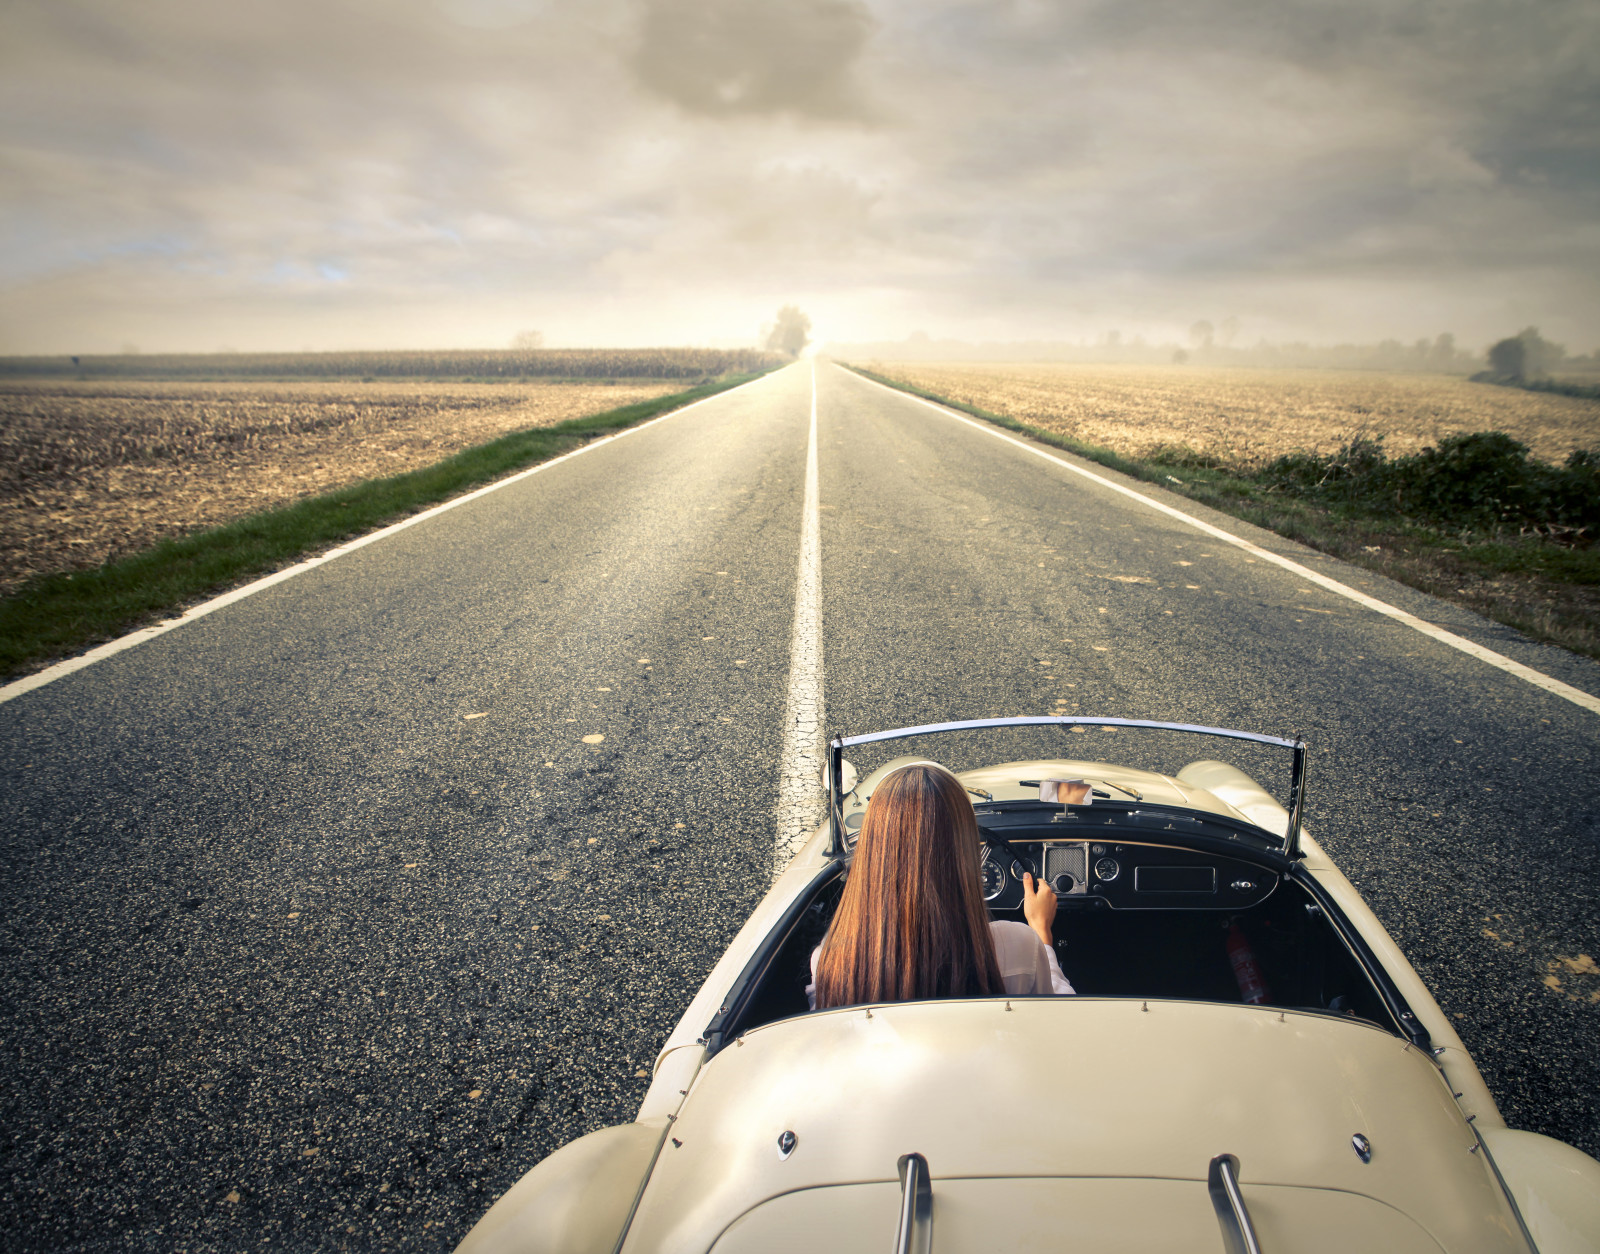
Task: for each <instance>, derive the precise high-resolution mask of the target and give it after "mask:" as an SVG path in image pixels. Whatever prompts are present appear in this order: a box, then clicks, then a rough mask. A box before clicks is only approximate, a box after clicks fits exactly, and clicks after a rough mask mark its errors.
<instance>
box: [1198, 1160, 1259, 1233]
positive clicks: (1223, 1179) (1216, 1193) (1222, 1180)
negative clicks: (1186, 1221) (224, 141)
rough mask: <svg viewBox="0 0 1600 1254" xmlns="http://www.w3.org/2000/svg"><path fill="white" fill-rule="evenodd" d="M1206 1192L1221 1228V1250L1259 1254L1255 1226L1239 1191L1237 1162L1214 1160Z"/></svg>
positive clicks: (1208, 1176) (1207, 1178) (1207, 1180)
mask: <svg viewBox="0 0 1600 1254" xmlns="http://www.w3.org/2000/svg"><path fill="white" fill-rule="evenodd" d="M1206 1188H1207V1189H1208V1190H1209V1191H1210V1193H1211V1205H1212V1206H1213V1207H1214V1208H1215V1209H1216V1212H1217V1222H1218V1223H1219V1224H1221V1225H1222V1248H1223V1249H1224V1250H1226V1251H1227V1254H1261V1246H1260V1244H1259V1243H1258V1242H1257V1241H1256V1230H1255V1225H1254V1224H1252V1223H1251V1222H1250V1212H1249V1211H1247V1210H1246V1209H1245V1206H1244V1194H1243V1193H1241V1192H1240V1191H1239V1160H1238V1159H1237V1158H1235V1157H1234V1156H1233V1155H1232V1154H1218V1155H1217V1156H1216V1157H1215V1158H1213V1159H1212V1160H1211V1171H1210V1173H1209V1174H1208V1175H1207V1177H1206Z"/></svg>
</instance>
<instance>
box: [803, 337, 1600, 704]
mask: <svg viewBox="0 0 1600 1254" xmlns="http://www.w3.org/2000/svg"><path fill="white" fill-rule="evenodd" d="M813 369H814V367H813ZM856 377H857V378H865V376H863V375H857V376H856ZM865 381H866V382H868V383H871V384H873V385H874V386H876V387H880V388H883V390H884V391H885V392H892V393H894V395H896V396H900V397H904V398H905V399H906V400H909V401H916V402H917V403H918V404H919V405H926V406H927V407H928V408H929V409H931V410H934V411H935V412H937V413H941V414H944V415H945V416H946V417H947V418H954V419H955V420H956V421H957V422H964V423H966V424H967V426H969V427H972V428H975V429H976V430H978V431H982V432H983V433H984V434H985V435H992V436H994V437H995V439H997V440H1004V441H1005V442H1006V443H1007V444H1014V445H1016V446H1017V447H1018V448H1020V449H1022V450H1023V451H1024V452H1026V453H1032V454H1033V455H1034V456H1035V457H1042V458H1044V460H1045V461H1047V462H1054V463H1055V464H1056V465H1057V466H1060V467H1062V468H1064V469H1066V470H1070V471H1071V472H1072V473H1073V474H1075V475H1082V476H1083V477H1084V478H1085V479H1093V480H1094V481H1095V482H1096V483H1098V484H1101V485H1102V486H1104V487H1107V488H1110V489H1111V490H1112V491H1113V492H1120V493H1121V494H1122V495H1123V496H1126V497H1131V498H1132V499H1133V500H1135V501H1138V502H1140V503H1141V504H1144V505H1148V506H1149V507H1150V508H1151V509H1154V510H1160V511H1161V513H1163V514H1166V515H1167V516H1168V517H1169V518H1176V519H1177V520H1178V521H1180V522H1183V523H1187V524H1188V525H1189V526H1191V527H1193V528H1195V529H1196V530H1197V531H1203V532H1205V533H1206V534H1207V535H1208V536H1215V537H1216V538H1217V539H1218V540H1222V541H1225V542H1226V543H1228V544H1231V545H1233V546H1234V547H1235V548H1239V549H1243V550H1244V551H1245V552H1246V553H1249V554H1251V555H1253V556H1255V557H1257V558H1260V559H1261V560H1262V561H1264V562H1271V563H1272V564H1273V565H1274V566H1281V567H1283V569H1284V570H1289V571H1293V572H1294V573H1295V574H1297V575H1299V576H1300V577H1301V578H1303V579H1309V580H1310V581H1311V582H1312V583H1314V584H1316V585H1317V586H1318V587H1319V588H1326V589H1327V590H1328V591H1329V592H1332V593H1335V594H1337V595H1338V596H1342V597H1347V598H1349V599H1350V600H1352V601H1354V602H1355V603H1356V604H1357V605H1363V606H1365V607H1366V608H1367V609H1369V610H1372V611H1373V612H1375V613H1378V614H1382V615H1384V616H1385V617H1386V618H1392V619H1393V620H1394V621H1395V622H1397V623H1401V624H1403V625H1404V626H1406V627H1410V628H1411V629H1412V630H1413V631H1419V632H1421V633H1422V634H1423V635H1424V636H1429V637H1431V638H1432V639H1434V640H1437V641H1438V642H1439V643H1440V644H1446V645H1449V646H1450V647H1451V648H1452V649H1459V650H1460V651H1461V652H1462V653H1465V654H1467V655H1468V656H1469V657H1475V658H1477V659H1478V660H1479V661H1480V662H1487V663H1488V664H1489V665H1490V666H1494V667H1498V668H1499V669H1500V670H1503V671H1505V672H1506V674H1508V675H1515V676H1516V677H1517V678H1518V679H1521V680H1525V681H1526V682H1528V683H1530V684H1532V685H1533V686H1534V687H1535V688H1542V689H1543V690H1544V691H1545V692H1548V693H1550V694H1551V695H1552V696H1557V697H1561V698H1563V699H1564V700H1567V701H1570V702H1572V704H1573V705H1579V706H1582V707H1583V708H1584V709H1586V710H1588V711H1590V713H1593V714H1600V697H1596V696H1593V695H1591V694H1590V693H1587V692H1584V691H1583V690H1582V689H1581V688H1574V687H1573V686H1572V685H1571V684H1564V683H1562V682H1561V681H1560V680H1559V679H1555V678H1552V677H1551V676H1549V675H1546V674H1544V672H1542V671H1536V670H1534V669H1533V668H1532V667H1531V666H1524V665H1523V664H1522V663H1521V662H1518V661H1515V660H1514V659H1512V658H1508V657H1507V656H1506V655H1505V654H1503V653H1496V652H1495V651H1494V650H1493V649H1486V648H1484V647H1483V646H1482V645H1481V644H1476V643H1474V642H1473V641H1471V640H1467V639H1465V638H1464V637H1462V636H1458V635H1456V634H1455V632H1453V631H1446V630H1445V629H1444V628H1443V627H1439V626H1436V625H1435V624H1433V623H1430V622H1428V621H1427V620H1425V619H1421V618H1418V617H1417V616H1416V615H1415V614H1408V613H1406V612H1405V611H1404V610H1402V609H1400V608H1399V607H1398V606H1394V605H1390V604H1389V603H1388V602H1387V601H1380V600H1378V598H1377V597H1371V596H1368V595H1367V594H1366V593H1365V592H1360V591H1357V590H1356V589H1355V588H1352V587H1351V586H1350V585H1349V584H1344V583H1340V582H1339V581H1338V580H1337V579H1330V578H1328V576H1326V575H1323V574H1319V573H1317V572H1316V571H1314V570H1312V569H1311V568H1310V567H1309V566H1302V565H1301V564H1300V563H1299V562H1296V561H1294V560H1293V559H1291V558H1287V557H1284V556H1282V555H1281V554H1278V553H1273V552H1271V551H1270V550H1268V549H1264V548H1262V547H1261V546H1260V545H1258V544H1251V543H1250V541H1248V540H1245V539H1241V538H1240V537H1239V536H1236V535H1233V534H1232V533H1231V532H1227V531H1224V530H1223V529H1222V528H1221V527H1214V526H1212V525H1211V524H1210V523H1208V522H1202V521H1201V520H1200V519H1198V518H1196V517H1194V515H1192V514H1186V513H1184V512H1183V511H1182V510H1181V509H1174V508H1173V507H1172V506H1171V505H1168V504H1166V503H1165V502H1163V501H1158V500H1156V499H1155V498H1154V497H1149V496H1146V495H1145V494H1144V493H1143V492H1135V491H1134V490H1133V489H1132V488H1129V487H1126V486H1124V485H1123V484H1120V483H1117V482H1116V481H1115V480H1113V479H1107V478H1106V477H1105V476H1104V475H1097V474H1095V473H1094V472H1093V471H1092V470H1085V469H1084V468H1083V467H1082V466H1074V465H1073V464H1072V463H1071V462H1069V461H1067V460H1066V459H1065V458H1062V457H1057V456H1056V455H1055V454H1054V453H1048V452H1046V451H1045V450H1044V449H1042V448H1039V447H1038V446H1037V445H1033V444H1028V443H1026V442H1025V441H1022V440H1019V439H1017V438H1016V437H1015V436H1010V435H1006V434H1005V433H1004V432H1003V431H1000V430H998V429H997V428H995V427H993V426H991V425H990V424H988V423H986V422H979V421H977V420H976V419H974V418H968V417H967V416H966V415H965V414H961V413H957V412H956V411H955V410H953V409H946V408H945V407H944V406H943V405H939V404H935V403H934V402H933V401H929V400H924V399H923V398H922V397H920V396H913V395H912V394H911V393H910V392H902V391H900V389H898V388H892V387H889V386H887V385H886V384H882V383H879V382H878V381H877V380H876V379H866V380H865Z"/></svg>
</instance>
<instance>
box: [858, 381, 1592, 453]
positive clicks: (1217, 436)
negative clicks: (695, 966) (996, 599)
mask: <svg viewBox="0 0 1600 1254" xmlns="http://www.w3.org/2000/svg"><path fill="white" fill-rule="evenodd" d="M861 364H862V365H864V366H866V367H867V368H868V369H870V370H872V371H873V372H874V373H876V374H881V375H884V376H886V377H888V378H892V379H899V380H902V381H903V382H906V383H910V384H912V385H913V386H915V387H919V388H923V389H925V390H927V391H929V392H933V393H936V394H937V395H939V396H944V397H947V398H949V399H950V400H955V401H962V402H964V403H966V404H968V405H976V406H977V407H978V408H980V409H986V410H988V411H989V412H991V413H997V414H1005V415H1007V416H1008V417H1011V418H1015V419H1017V420H1018V421H1020V422H1025V423H1028V424H1029V425H1031V426H1035V427H1042V428H1044V429H1045V430H1047V431H1053V432H1055V433H1057V434H1059V435H1066V436H1072V437H1073V438H1075V439H1079V440H1083V441H1085V442H1087V443H1090V444H1098V445H1101V446H1103V447H1105V448H1109V449H1112V450H1113V451H1115V452H1118V453H1121V454H1123V455H1124V456H1126V457H1133V458H1142V457H1145V456H1147V455H1148V454H1149V453H1150V452H1151V451H1152V450H1153V449H1156V448H1160V447H1162V446H1187V447H1189V448H1193V449H1196V450H1198V451H1200V452H1203V453H1207V454H1210V455H1211V456H1213V457H1216V458H1218V459H1220V460H1222V461H1224V462H1229V463H1232V464H1234V465H1237V466H1239V467H1241V468H1245V469H1248V468H1253V467H1257V466H1260V465H1262V464H1263V463H1265V462H1268V461H1270V460H1272V459H1273V458H1274V457H1278V456H1280V455H1281V454H1284V453H1291V452H1296V451H1305V452H1318V453H1331V452H1333V451H1334V450H1336V449H1337V448H1339V447H1340V446H1341V445H1344V444H1347V443H1349V442H1350V441H1351V440H1353V439H1355V438H1356V437H1358V436H1366V437H1369V438H1372V437H1377V436H1382V437H1384V447H1385V448H1386V449H1387V450H1388V452H1389V455H1390V456H1391V457H1395V456H1399V455H1402V454H1406V453H1415V452H1417V451H1418V450H1419V449H1421V448H1423V447H1425V446H1427V445H1430V444H1436V443H1438V441H1439V439H1440V437H1442V436H1447V435H1454V434H1458V433H1466V432H1472V431H1504V432H1506V433H1507V434H1509V435H1511V436H1514V437H1515V438H1517V439H1519V440H1521V441H1522V442H1523V443H1525V444H1527V445H1528V446H1529V448H1531V449H1532V450H1533V453H1534V456H1536V457H1540V458H1543V459H1544V460H1546V461H1549V462H1561V461H1564V460H1565V459H1566V456H1567V454H1568V453H1570V452H1572V450H1573V449H1575V448H1593V447H1594V446H1595V445H1596V444H1597V443H1600V401H1590V400H1582V399H1578V398H1576V397H1570V396H1556V395H1552V394H1550V393H1547V392H1526V391H1522V390H1521V389H1518V388H1502V387H1494V386H1491V385H1488V384H1483V383H1470V382H1468V381H1467V380H1465V379H1462V378H1457V377H1453V376H1445V375H1427V374H1415V375H1412V374H1370V373H1365V372H1356V371H1351V372H1344V371H1333V370H1246V369H1225V368H1216V367H1206V366H1190V365H1182V366H1177V365H1174V366H1079V365H1050V364H1022V363H1019V364H1014V365H1013V364H1009V363H1007V364H996V363H993V362H982V363H979V362H972V363H963V362H951V363H939V364H928V363H924V362H863V363H861Z"/></svg>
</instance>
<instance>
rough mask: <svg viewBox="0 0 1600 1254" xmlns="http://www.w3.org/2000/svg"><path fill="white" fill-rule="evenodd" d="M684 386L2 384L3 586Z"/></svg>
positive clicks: (647, 383) (1, 590)
mask: <svg viewBox="0 0 1600 1254" xmlns="http://www.w3.org/2000/svg"><path fill="white" fill-rule="evenodd" d="M683 387H684V383H683V382H682V381H681V380H673V381H661V382H656V381H653V380H652V381H643V382H626V383H617V384H604V383H587V382H585V383H572V382H539V381H529V382H520V383H509V382H508V383H442V382H432V381H410V380H381V381H374V382H366V383H361V382H322V381H313V382H284V383H264V382H241V383H193V382H186V381H166V382H163V381H145V380H137V381H91V382H67V381H56V380H50V381H43V380H39V381H27V380H15V381H13V380H4V381H0V595H4V594H6V593H9V592H13V591H15V590H16V588H17V587H18V586H19V585H21V584H22V583H23V582H24V581H26V580H27V579H29V578H30V577H32V576H34V575H38V574H46V573H52V572H56V571H64V570H84V569H88V568H90V567H94V566H98V565H100V564H101V563H102V562H105V561H108V560H111V559H113V558H116V557H121V556H125V555H127V554H129V553H134V552H138V551H139V550H142V549H146V548H149V547H150V546H151V545H153V544H155V543H157V542H158V541H160V540H162V539H165V538H167V537H169V536H176V535H183V534H186V533H189V532H192V531H198V530H201V529H203V528H206V527H214V526H217V525H220V524H222V523H226V522H230V521H232V520H233V519H235V518H239V517H242V516H244V515H246V514H252V513H255V512H257V511H259V510H265V509H272V508H274V507H276V506H280V505H287V504H290V503H291V502H294V501H296V500H299V499H301V498H303V497H308V496H315V495H318V494H320V493H323V492H328V491H332V490H333V489H335V488H340V487H344V486H346V485H347V484H351V483H356V482H359V481H360V480H363V479H372V478H379V477H383V476H387V475H394V474H400V473H402V472H404V471H408V470H416V469H418V468H420V467H423V466H427V465H430V464H432V463H433V462H437V461H439V460H441V459H443V458H446V457H449V456H450V455H451V454H453V453H456V452H459V451H460V450H461V449H464V448H467V447H470V446H471V445H474V444H482V443H484V442H486V441H488V440H493V439H495V438H497V437H499V436H502V435H505V434H507V433H508V432H511V431H518V430H523V429H525V428H528V427H546V426H551V425H553V424H555V423H558V422H562V421H564V420H566V419H568V418H576V417H580V416H583V415H586V414H594V413H600V412H603V411H605V410H608V409H615V408H617V407H619V406H622V405H628V404H631V403H633V402H635V401H640V400H646V399H649V398H652V397H656V396H661V395H664V394H666V393H669V392H676V391H681V390H682V389H683Z"/></svg>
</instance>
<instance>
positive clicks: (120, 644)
mask: <svg viewBox="0 0 1600 1254" xmlns="http://www.w3.org/2000/svg"><path fill="white" fill-rule="evenodd" d="M780 369H782V368H780ZM777 373H778V371H769V372H768V373H767V374H764V375H762V376H761V377H760V378H756V379H751V380H749V381H748V382H745V383H741V384H739V385H738V387H731V388H728V389H727V390H726V391H722V392H717V393H715V394H714V395H711V396H703V397H701V398H700V399H699V400H697V401H690V402H689V404H687V405H683V406H680V407H679V408H677V409H669V410H668V411H667V412H666V413H664V414H658V415H657V416H656V417H654V418H651V419H648V420H646V421H645V422H641V423H639V424H638V425H637V426H633V427H626V428H624V429H623V430H621V431H618V432H616V433H615V434H614V435H605V436H601V437H600V438H599V439H598V440H593V441H591V442H590V443H588V444H585V445H584V446H583V447H581V448H575V449H573V450H572V451H571V452H570V453H562V454H561V455H560V456H559V457H552V458H551V459H550V460H549V461H544V462H540V463H539V464H538V465H537V466H529V467H528V468H527V469H526V470H519V471H517V472H516V473H515V474H512V475H507V476H506V477H505V478H504V479H497V480H495V481H494V482H493V483H487V484H485V485H484V486H483V487H481V488H474V489H473V490H472V491H471V492H466V493H463V494H462V495H461V496H457V497H452V498H451V499H450V500H448V501H444V502H442V503H441V504H439V505H435V506H432V507H431V508H429V509H425V510H423V511H422V512H421V513H420V514H413V515H411V517H409V518H404V519H402V520H401V521H399V522H397V523H390V524H389V525H388V526H387V527H383V528H380V529H379V530H377V531H372V532H369V533H367V534H366V535H364V536H359V537H357V538H356V539H354V540H351V541H349V542H348V543H346V544H341V545H339V546H338V548H333V549H329V550H328V551H327V552H326V553H322V554H319V555H318V556H316V557H308V558H307V559H306V560H305V561H303V562H297V563H295V565H293V566H286V567H284V568H283V569H282V570H279V571H274V572H273V573H272V574H270V575H264V576H263V577H262V578H260V579H257V580H255V581H254V582H253V583H247V584H244V585H243V586H241V587H238V588H234V589H233V590H232V591H231V592H224V593H223V594H222V595H221V596H219V597H213V598H212V599H211V600H209V601H205V602H203V603H201V604H200V605H196V606H194V607H193V608H191V609H187V610H185V611H184V612H183V613H182V614H180V615H179V616H178V617H177V618H169V619H167V620H166V621H165V622H160V623H157V624H156V625H155V626H154V627H142V628H140V629H139V630H138V631H131V632H129V633H128V634H127V635H125V636H119V637H118V638H117V639H115V640H108V641H106V643H105V644H102V645H99V646H97V647H95V648H93V649H90V650H89V651H88V652H87V653H83V654H80V655H79V656H77V657H72V658H67V659H66V660H65V661H63V662H57V663H56V664H55V665H54V666H47V667H46V668H45V669H44V670H42V671H36V672H34V673H33V674H32V675H25V676H23V677H22V678H21V679H17V680H13V681H12V682H11V683H9V684H6V685H5V686H4V687H0V705H4V704H5V703H6V702H7V701H13V700H15V699H16V698H17V697H20V696H22V695H23V694H24V693H29V692H32V691H33V690H34V689H35V688H43V687H44V686H45V685H46V684H49V683H54V682H55V681H56V680H58V679H64V678H65V677H66V676H68V675H70V674H72V673H73V672H74V671H81V670H83V669H84V668H85V667H86V666H93V665H94V664H95V663H96V662H100V661H104V660H105V659H106V658H108V657H112V656H114V655H116V654H118V653H121V652H122V651H123V650H125V649H131V648H133V647H134V646H136V645H141V644H144V643H146V642H147V641H150V640H154V639H155V638H156V637H158V636H164V635H166V634H167V632H169V631H175V630H177V629H178V628H179V627H183V626H186V625H188V624H189V623H192V622H194V621H195V620H196V619H200V618H204V617H205V616H206V615H207V614H210V613H213V612H215V611H216V610H220V609H222V608H224V607H225V606H229V605H232V604H233V603H234V602H235V601H242V600H244V599H245V598H246V597H251V596H254V595H255V594H256V593H258V592H264V591H265V590H266V589H268V588H270V587H272V586H273V585H274V584H280V583H283V582H284V580H286V579H293V578H294V577H295V576H296V575H301V574H304V573H305V572H306V571H308V570H313V569H315V568H316V567H318V566H325V565H327V563H329V562H331V561H333V560H334V559H336V558H340V557H344V556H345V555H346V554H347V553H354V552H355V551H356V550H357V549H364V548H366V546H367V545H369V544H376V543H377V542H378V541H379V540H383V539H387V538H388V537H389V536H392V535H394V534H395V533H396V532H400V531H404V530H405V529H406V528H407V527H415V526H416V525H417V524H418V523H424V522H427V521H428V520H429V519H430V518H435V517H437V516H438V515H440V514H443V513H444V512H445V511H447V510H452V509H455V508H456V507H457V506H458V505H465V504H467V502H469V501H475V500H477V499H478V498H479V497H480V496H487V495H489V493H491V492H498V491H499V490H500V489H501V488H505V487H509V486H510V485H512V484H513V483H518V482H520V481H521V480H523V479H526V478H528V477H530V476H531V475H537V474H539V473H541V472H542V471H546V470H549V469H551V468H552V467H554V466H559V465H560V464H561V463H562V462H565V461H570V460H571V459H572V458H574V457H581V456H582V455H583V454H585V453H590V452H593V451H594V450H595V449H597V448H601V447H603V446H604V445H607V444H610V443H612V442H613V441H615V440H620V439H622V438H623V437H625V436H630V435H633V434H634V433H635V432H637V431H644V430H646V429H647V428H649V427H653V426H655V425H656V423H658V422H665V421H666V420H667V419H668V418H676V417H677V416H678V415H679V414H686V413H688V412H689V411H690V410H691V409H697V408H698V407H699V406H701V405H704V404H706V403H708V402H710V401H714V400H719V399H721V398H722V397H724V396H731V395H732V394H733V393H735V392H740V391H743V390H744V389H745V388H747V387H751V386H753V385H755V384H757V383H760V382H762V381H763V380H765V379H770V378H771V377H772V376H773V375H775V374H777Z"/></svg>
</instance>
